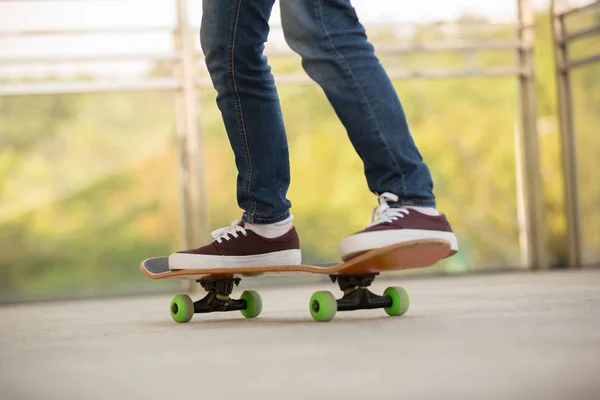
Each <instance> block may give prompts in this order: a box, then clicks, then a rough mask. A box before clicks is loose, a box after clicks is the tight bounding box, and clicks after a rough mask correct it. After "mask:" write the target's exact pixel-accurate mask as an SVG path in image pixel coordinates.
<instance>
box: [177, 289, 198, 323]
mask: <svg viewBox="0 0 600 400" xmlns="http://www.w3.org/2000/svg"><path fill="white" fill-rule="evenodd" d="M193 316H194V302H193V301H192V299H191V297H190V296H188V295H187V294H178V295H177V296H175V297H173V300H171V317H172V318H173V320H174V321H175V322H179V323H185V322H190V320H191V319H192V317H193Z"/></svg>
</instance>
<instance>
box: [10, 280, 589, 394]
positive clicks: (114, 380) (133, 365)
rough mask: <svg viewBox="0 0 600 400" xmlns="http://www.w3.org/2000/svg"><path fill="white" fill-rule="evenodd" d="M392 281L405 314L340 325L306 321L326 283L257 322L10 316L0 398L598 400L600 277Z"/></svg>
mask: <svg viewBox="0 0 600 400" xmlns="http://www.w3.org/2000/svg"><path fill="white" fill-rule="evenodd" d="M251 283H252V281H251V280H246V281H244V282H243V283H242V284H243V286H244V288H248V287H250V285H251ZM390 283H392V282H389V281H383V280H382V281H380V282H377V281H376V283H375V285H374V288H375V289H377V290H383V289H384V288H385V287H386V286H388V285H389V284H390ZM393 283H394V284H401V285H403V286H404V287H405V288H406V289H407V290H408V291H409V293H410V294H411V299H412V304H411V309H410V310H409V312H408V314H406V315H405V316H402V317H395V318H391V317H387V316H386V315H385V314H384V312H383V310H373V311H357V312H352V313H338V315H337V317H336V319H335V320H334V321H332V322H330V323H316V322H313V321H312V319H311V317H310V315H309V313H308V299H309V297H310V295H311V294H312V293H313V292H314V291H316V290H323V289H331V290H333V289H336V287H335V286H333V285H331V286H328V285H327V284H322V285H308V286H302V287H293V288H282V287H278V288H264V289H262V290H261V293H262V295H263V301H264V310H263V314H262V315H261V316H260V317H259V318H257V319H255V320H245V319H244V318H243V317H241V315H240V314H239V313H237V312H235V313H226V314H212V315H196V316H194V319H193V320H192V321H191V322H190V323H188V324H176V323H175V322H173V321H172V320H171V317H170V316H169V314H168V304H169V301H170V298H171V296H153V297H145V298H126V299H108V300H87V301H71V302H54V303H46V304H25V305H15V306H5V307H2V308H0V398H2V399H7V400H17V399H61V400H62V399H64V400H68V399H145V400H146V399H180V398H181V399H185V398H190V399H191V398H195V399H204V398H215V399H230V398H231V399H233V398H238V399H370V398H380V399H444V400H447V399H478V400H480V399H527V400H533V399H544V400H550V399H557V400H579V399H590V400H592V399H596V400H597V399H600V373H599V371H600V270H587V271H577V272H548V273H537V274H532V273H510V274H499V275H497V274H493V275H471V276H461V277H445V278H439V277H438V278H418V279H413V278H411V279H407V280H404V281H403V282H393ZM238 293H239V292H238Z"/></svg>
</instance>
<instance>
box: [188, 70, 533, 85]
mask: <svg viewBox="0 0 600 400" xmlns="http://www.w3.org/2000/svg"><path fill="white" fill-rule="evenodd" d="M526 74H527V71H520V70H519V69H517V68H511V67H496V68H461V69H439V70H435V69H429V70H422V71H406V70H398V69H391V70H388V75H389V76H390V78H392V79H414V78H423V79H427V78H435V79H439V78H460V77H476V76H480V77H481V76H488V77H510V76H513V77H516V76H521V75H526ZM275 81H276V83H277V84H278V85H279V84H281V85H285V84H287V85H310V84H313V83H314V81H313V80H312V79H311V78H309V77H308V75H306V74H281V75H278V74H275ZM197 85H198V86H199V87H200V88H204V89H205V88H212V83H211V81H210V80H209V79H208V78H201V79H199V80H198V81H197Z"/></svg>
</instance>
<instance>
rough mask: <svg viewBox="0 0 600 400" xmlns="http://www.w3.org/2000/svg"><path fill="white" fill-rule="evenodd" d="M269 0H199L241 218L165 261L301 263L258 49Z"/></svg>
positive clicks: (284, 156)
mask: <svg viewBox="0 0 600 400" xmlns="http://www.w3.org/2000/svg"><path fill="white" fill-rule="evenodd" d="M273 3H274V0H251V1H248V0H204V1H203V16H202V27H201V29H200V39H201V44H202V50H203V51H204V54H205V58H206V66H207V67H208V71H209V73H210V77H211V79H212V82H213V85H214V87H215V89H216V91H217V105H218V107H219V109H220V110H221V114H222V116H223V122H224V123H225V128H226V130H227V136H228V138H229V141H230V144H231V147H232V149H233V153H234V155H235V163H236V166H237V169H238V177H237V199H238V205H239V206H240V208H242V210H243V211H244V212H243V215H242V220H240V221H234V222H233V223H232V225H231V226H230V227H227V228H222V229H218V230H216V231H214V232H213V238H214V239H215V240H214V241H213V242H212V243H210V244H208V245H205V246H203V247H199V248H195V249H189V250H183V251H180V252H177V253H174V254H171V256H170V257H169V268H171V269H194V268H214V267H235V266H264V265H293V264H300V262H301V253H300V242H299V239H298V234H297V233H296V230H295V228H294V227H293V225H292V216H291V215H290V212H289V209H290V206H291V204H290V202H289V201H288V200H287V198H286V194H287V190H288V186H289V183H290V167H289V155H288V144H287V139H286V134H285V129H284V126H283V118H282V114H281V108H280V105H279V97H278V95H277V90H276V88H275V81H274V79H273V76H272V74H271V69H270V67H269V65H268V63H267V60H266V57H265V56H264V55H263V50H264V43H265V42H266V40H267V35H268V33H269V24H268V21H269V16H270V14H271V9H272V7H273Z"/></svg>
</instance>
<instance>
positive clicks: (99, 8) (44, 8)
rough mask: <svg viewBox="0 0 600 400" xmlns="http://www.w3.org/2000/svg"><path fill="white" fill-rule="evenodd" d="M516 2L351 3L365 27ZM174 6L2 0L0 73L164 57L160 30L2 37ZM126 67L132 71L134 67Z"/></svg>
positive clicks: (161, 0)
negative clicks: (119, 57)
mask: <svg viewBox="0 0 600 400" xmlns="http://www.w3.org/2000/svg"><path fill="white" fill-rule="evenodd" d="M220 1H223V0H220ZM292 1H293V0H292ZM532 1H533V4H534V7H535V8H536V9H547V8H548V4H549V0H532ZM588 2H589V0H587V1H586V0H576V1H570V3H571V4H577V3H582V4H585V3H588ZM516 3H517V2H516V0H514V1H511V0H418V1H406V0H353V5H354V6H355V8H356V10H357V12H358V14H359V17H360V18H361V20H362V21H363V22H364V23H365V24H377V23H386V24H390V23H394V24H396V25H398V26H401V25H402V24H407V23H425V22H431V21H436V20H449V19H453V18H455V17H457V16H459V15H461V14H465V13H468V14H471V15H481V16H485V17H487V18H489V19H494V20H504V21H508V20H511V19H514V18H516V12H517V10H516ZM174 4H175V0H75V1H74V0H71V1H66V0H62V1H61V0H57V1H52V0H43V1H42V0H40V1H23V0H21V1H14V0H12V1H11V0H2V1H0V74H1V75H6V74H8V75H12V76H14V75H21V74H30V75H31V74H33V75H37V74H45V73H47V72H49V71H50V72H55V73H69V72H73V71H74V69H73V68H75V70H78V69H81V68H84V69H85V70H90V69H91V70H97V69H98V65H96V66H94V65H92V64H78V66H77V67H73V66H66V65H64V64H63V65H61V64H52V65H50V64H46V65H38V66H31V67H24V66H23V65H16V64H12V65H8V64H7V63H6V60H7V59H11V58H17V57H24V56H25V57H26V56H32V55H36V54H37V55H57V54H58V55H60V54H63V55H64V54H80V55H82V54H98V53H103V54H115V53H131V52H136V53H137V52H139V53H166V52H168V51H169V50H170V49H171V46H172V43H171V39H170V37H169V36H168V35H167V34H164V33H160V32H159V33H144V34H122V33H119V34H101V35H70V36H47V37H32V36H28V37H23V36H21V37H15V36H10V37H7V36H6V35H4V34H5V33H8V32H15V31H28V30H56V29H86V28H87V29H92V28H130V27H143V26H173V25H174V23H175V18H176V17H175V7H174ZM188 4H189V7H188V8H189V19H190V22H191V23H192V24H193V25H194V26H199V24H200V17H201V0H188ZM271 22H272V24H273V26H277V25H279V10H278V4H276V9H275V10H274V15H273V17H272V21H271ZM273 36H276V34H275V35H273ZM196 42H198V40H197V41H196ZM197 45H198V43H197ZM198 47H199V46H198ZM84 65H86V66H84ZM129 65H130V67H131V66H132V65H133V64H129ZM101 69H102V71H103V72H105V73H107V74H115V73H116V74H120V72H123V71H125V70H126V68H124V66H123V65H121V66H119V65H118V64H114V65H113V66H112V67H111V66H106V65H103V66H102V68H101ZM132 71H133V70H132Z"/></svg>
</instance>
